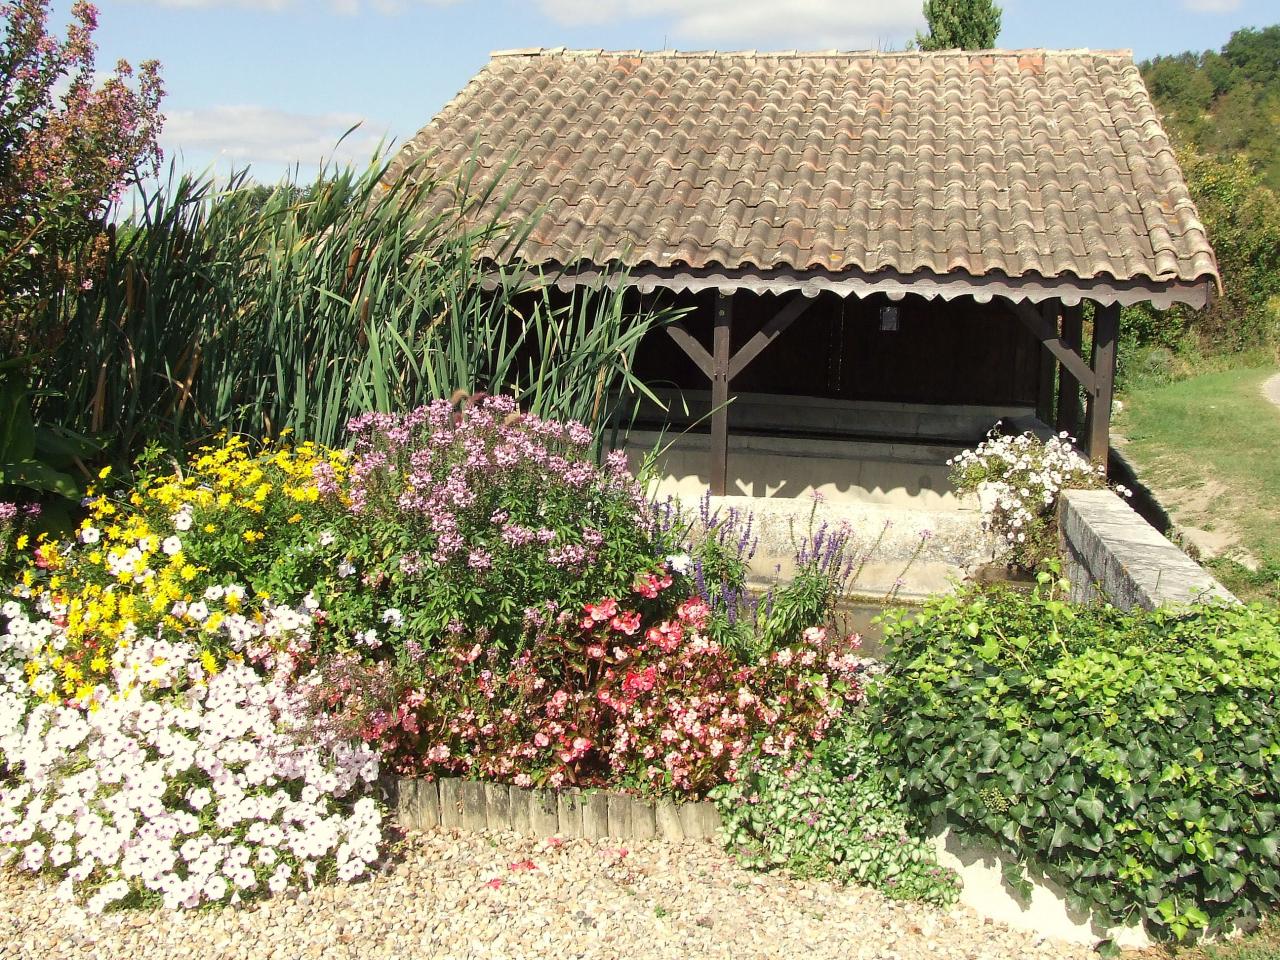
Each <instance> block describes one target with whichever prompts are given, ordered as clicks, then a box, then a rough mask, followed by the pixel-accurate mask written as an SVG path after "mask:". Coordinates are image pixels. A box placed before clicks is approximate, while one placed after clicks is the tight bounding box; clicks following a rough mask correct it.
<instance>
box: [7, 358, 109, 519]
mask: <svg viewBox="0 0 1280 960" xmlns="http://www.w3.org/2000/svg"><path fill="white" fill-rule="evenodd" d="M31 406H32V392H31V389H30V387H29V386H28V385H27V371H26V362H25V361H24V360H23V359H22V358H18V359H15V360H8V361H0V489H3V488H5V487H21V488H23V489H24V490H27V491H33V492H34V493H36V494H44V493H54V494H58V495H59V496H62V497H66V498H68V499H79V497H80V493H81V486H82V484H81V482H80V480H81V478H80V477H78V476H76V474H75V472H74V468H75V465H76V463H77V462H78V461H79V460H81V459H82V458H85V457H89V456H91V455H92V454H93V453H95V452H96V451H97V450H98V449H100V444H98V443H96V442H95V441H93V440H91V439H89V438H88V437H82V436H79V435H78V434H76V433H74V432H72V431H71V430H67V429H65V428H62V427H57V426H51V425H48V424H42V423H37V422H36V421H35V419H34V418H33V417H32V415H31ZM28 495H30V494H28Z"/></svg>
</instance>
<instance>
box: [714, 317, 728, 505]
mask: <svg viewBox="0 0 1280 960" xmlns="http://www.w3.org/2000/svg"><path fill="white" fill-rule="evenodd" d="M732 330H733V297H732V295H731V294H724V293H720V294H717V295H716V319H715V328H714V331H713V333H712V339H711V361H712V363H711V410H712V413H711V494H712V496H716V497H723V496H724V495H725V492H726V491H727V490H728V487H729V407H728V404H729V360H730V354H729V349H730V334H731V333H732Z"/></svg>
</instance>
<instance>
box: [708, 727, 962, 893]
mask: <svg viewBox="0 0 1280 960" xmlns="http://www.w3.org/2000/svg"><path fill="white" fill-rule="evenodd" d="M878 760H879V758H878V757H877V756H876V753H875V750H874V748H873V746H872V744H871V740H870V737H869V735H868V732H867V728H866V725H865V717H864V716H863V715H862V714H861V712H859V713H858V714H853V715H849V716H846V717H845V718H844V719H842V720H841V721H840V722H839V723H837V724H836V725H835V726H834V727H833V728H832V731H831V733H830V735H829V736H828V738H827V739H825V740H820V741H818V742H817V743H815V744H814V745H813V746H812V749H811V750H807V751H806V752H805V753H804V755H803V756H800V757H789V756H773V755H770V754H769V753H768V752H766V751H763V750H760V749H758V748H757V750H756V751H755V752H753V753H752V754H751V755H749V756H748V757H747V758H745V759H744V761H743V762H742V764H741V766H742V769H743V771H744V773H743V775H742V776H741V777H739V778H738V779H737V780H735V781H733V782H730V783H727V784H724V785H723V786H720V787H717V788H716V789H715V790H714V791H712V793H711V796H712V798H713V799H714V800H715V801H716V805H717V807H719V809H720V815H721V819H722V821H723V837H724V841H725V845H726V847H727V848H728V849H729V850H730V851H731V852H732V853H734V854H735V855H736V856H737V857H738V859H739V860H741V861H742V862H743V863H744V864H746V865H747V866H750V867H754V868H756V869H771V868H783V869H786V870H789V871H790V872H792V873H795V874H797V875H799V876H805V877H809V876H816V877H832V878H835V879H838V880H842V881H846V882H854V883H860V884H864V885H866V886H870V887H874V888H876V889H877V890H879V891H880V892H881V893H883V894H885V895H886V896H888V897H892V898H894V899H899V900H924V901H926V902H929V903H934V904H937V905H939V906H943V907H947V906H950V905H951V904H952V903H954V902H955V899H956V896H957V894H958V892H959V882H958V879H957V878H956V876H955V874H954V873H953V872H952V871H950V870H948V869H946V868H944V867H940V866H939V865H938V862H937V857H936V855H935V853H934V851H933V848H932V847H931V846H930V845H929V843H928V841H926V840H924V839H922V838H921V836H920V834H919V830H918V828H917V826H916V825H915V824H914V822H913V821H912V820H911V818H910V817H909V816H908V815H907V813H906V812H905V807H904V805H903V803H902V797H901V791H900V789H898V787H897V786H896V785H895V784H894V783H893V781H891V780H889V779H887V778H886V777H885V775H884V773H883V772H882V771H881V770H880V768H879V765H878Z"/></svg>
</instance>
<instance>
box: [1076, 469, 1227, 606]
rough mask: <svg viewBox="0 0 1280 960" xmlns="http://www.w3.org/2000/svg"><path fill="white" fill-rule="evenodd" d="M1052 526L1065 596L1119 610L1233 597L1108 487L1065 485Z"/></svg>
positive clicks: (1223, 599)
mask: <svg viewBox="0 0 1280 960" xmlns="http://www.w3.org/2000/svg"><path fill="white" fill-rule="evenodd" d="M1058 521H1059V522H1058V528H1059V532H1060V544H1061V548H1062V557H1063V561H1064V563H1065V570H1064V572H1065V574H1066V577H1067V579H1068V580H1070V581H1071V599H1072V600H1074V601H1076V602H1079V603H1086V602H1089V601H1092V600H1096V599H1098V598H1102V599H1105V600H1107V601H1109V602H1111V603H1112V604H1114V605H1115V606H1117V607H1119V608H1121V609H1122V610H1129V609H1132V608H1133V607H1144V608H1146V609H1148V610H1152V609H1155V608H1156V607H1159V606H1165V605H1176V604H1184V603H1196V602H1200V601H1207V600H1221V601H1225V602H1228V603H1231V602H1235V600H1236V598H1235V597H1234V596H1233V595H1232V594H1231V593H1230V591H1228V590H1227V588H1226V587H1224V586H1223V585H1222V584H1220V583H1219V582H1218V581H1217V580H1216V579H1214V577H1213V575H1212V574H1210V573H1209V572H1208V571H1207V570H1205V569H1204V567H1202V566H1200V565H1199V564H1198V563H1196V562H1195V561H1194V560H1192V559H1191V558H1190V557H1188V556H1187V555H1186V554H1185V553H1183V552H1182V551H1181V550H1179V549H1178V548H1177V547H1176V546H1174V544H1172V543H1170V542H1169V541H1168V540H1166V539H1165V538H1164V537H1162V536H1161V535H1160V534H1159V532H1157V531H1156V529H1155V528H1154V527H1152V526H1151V525H1150V524H1148V523H1147V522H1146V521H1145V520H1143V519H1142V517H1140V516H1139V515H1138V514H1137V513H1136V512H1135V511H1134V510H1133V509H1132V508H1131V507H1130V506H1129V505H1128V504H1127V503H1125V502H1124V500H1122V499H1121V498H1120V497H1119V496H1117V495H1116V494H1114V493H1112V492H1111V491H1110V490H1067V491H1066V492H1064V493H1063V494H1062V496H1061V498H1060V503H1059V508H1058Z"/></svg>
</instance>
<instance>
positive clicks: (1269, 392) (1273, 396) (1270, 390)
mask: <svg viewBox="0 0 1280 960" xmlns="http://www.w3.org/2000/svg"><path fill="white" fill-rule="evenodd" d="M1262 395H1263V396H1264V397H1266V398H1267V399H1268V400H1270V401H1271V402H1272V403H1274V404H1275V405H1276V406H1277V407H1280V373H1277V374H1276V375H1275V376H1274V377H1271V378H1270V379H1269V380H1264V381H1262Z"/></svg>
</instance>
